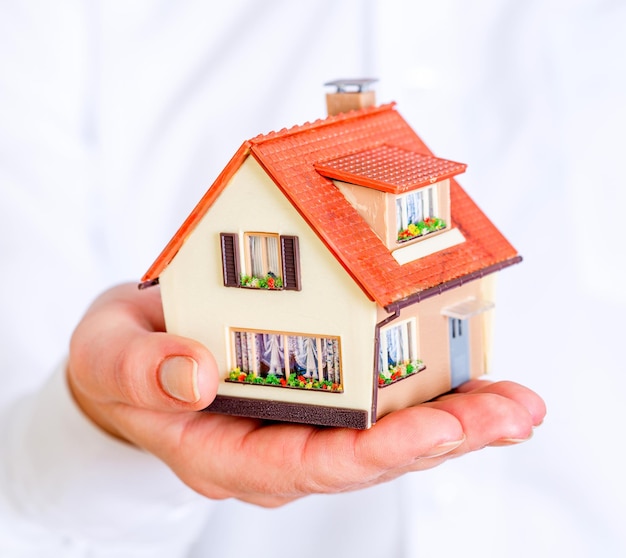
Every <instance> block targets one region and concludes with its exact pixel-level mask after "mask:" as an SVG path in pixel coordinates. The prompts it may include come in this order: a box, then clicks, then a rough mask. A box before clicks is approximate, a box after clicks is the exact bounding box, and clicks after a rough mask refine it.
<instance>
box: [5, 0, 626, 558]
mask: <svg viewBox="0 0 626 558" xmlns="http://www.w3.org/2000/svg"><path fill="white" fill-rule="evenodd" d="M567 6H568V8H570V9H569V10H568V11H567V13H565V12H563V11H562V10H559V9H558V8H559V7H562V6H560V5H559V2H558V1H553V2H548V3H542V4H541V6H540V5H539V4H537V5H534V3H528V5H526V4H525V5H524V7H523V8H522V7H520V5H519V3H516V2H506V3H503V2H488V3H485V4H484V5H482V6H481V8H480V9H479V8H476V7H473V8H470V7H468V6H466V5H465V3H463V2H451V3H441V5H439V6H427V5H421V4H420V3H413V2H411V3H408V2H401V1H399V0H395V1H393V0H392V1H387V2H376V1H375V0H370V1H358V0H344V1H342V2H337V1H336V0H335V1H333V0H318V1H303V2H289V1H287V0H285V1H280V0H276V1H274V2H254V1H253V0H235V1H232V2H229V4H228V8H218V7H214V6H211V7H208V3H205V2H200V1H198V2H192V1H180V0H179V1H177V2H173V1H171V2H161V3H158V4H156V3H153V2H147V1H138V2H132V3H128V2H122V1H118V0H112V1H111V0H108V1H106V2H105V1H100V2H98V1H91V2H87V1H79V0H74V1H69V0H68V1H67V2H65V3H62V4H61V5H58V3H56V4H55V5H54V6H52V5H48V4H47V3H45V2H37V1H34V0H33V1H22V2H13V3H10V4H8V5H6V4H5V5H4V6H3V8H2V13H1V14H0V239H1V240H0V242H2V244H1V246H2V254H3V263H2V268H1V269H2V273H0V308H1V309H2V317H1V319H0V328H1V329H0V333H1V336H2V337H1V338H2V351H0V378H1V379H2V384H1V385H2V389H1V390H0V556H9V557H13V556H26V557H31V556H55V557H56V556H80V557H83V556H116V557H118V556H121V557H124V556H128V557H135V556H150V557H153V556H156V557H158V556H167V557H173V556H192V557H193V556H213V555H214V556H220V557H228V556H246V555H250V554H252V552H254V555H258V556H286V555H290V554H296V555H298V556H321V555H329V556H334V555H338V556H339V555H348V556H350V555H353V556H356V555H358V556H360V557H363V558H364V557H367V556H416V555H420V556H435V555H441V553H442V552H443V550H442V548H443V549H444V550H445V551H446V552H450V555H453V554H454V553H455V552H457V553H458V552H460V551H463V552H464V554H465V555H466V556H467V555H469V556H473V555H480V556H482V557H485V556H523V555H527V554H533V555H535V556H551V555H554V553H559V554H563V555H568V556H587V555H589V554H587V553H588V551H598V555H605V556H611V555H618V554H619V551H621V550H623V549H624V540H623V538H621V536H620V534H619V533H620V530H621V522H620V520H619V519H618V518H619V512H620V511H621V512H623V511H624V510H623V506H624V502H625V499H624V486H623V482H621V472H619V471H618V470H617V467H616V466H615V465H612V463H619V461H618V455H617V450H616V449H614V448H617V447H618V444H616V442H615V440H617V439H619V432H620V431H619V430H617V431H616V430H615V429H614V422H615V421H616V419H617V418H618V417H615V416H614V415H613V414H612V412H611V409H612V408H613V407H612V405H619V398H618V397H617V395H616V394H617V393H619V392H620V390H619V387H620V385H621V386H623V379H622V378H623V375H622V376H620V375H618V370H619V369H620V368H619V366H620V365H622V360H621V358H619V354H620V353H619V350H618V346H619V343H620V337H619V335H618V331H619V328H617V327H616V324H617V323H618V322H616V321H614V317H615V316H619V315H621V314H620V313H623V312H621V311H623V309H624V305H625V297H624V296H623V289H621V288H618V285H620V280H621V278H623V276H624V273H623V271H624V263H623V262H624V259H623V258H619V257H614V255H615V254H618V253H619V252H620V250H622V251H623V242H622V241H623V240H624V233H623V230H622V227H621V225H620V223H621V219H620V216H621V211H622V210H621V209H620V208H621V207H623V203H622V202H623V201H625V200H624V192H625V191H626V190H625V189H624V188H623V177H622V173H621V167H620V165H619V164H618V163H617V161H619V158H620V156H621V149H620V148H619V145H622V146H623V142H622V143H621V144H620V141H619V140H620V138H621V132H622V130H623V125H624V124H626V117H625V113H624V108H623V106H622V105H623V103H622V102H621V99H623V93H624V92H625V90H626V87H625V85H624V81H623V79H620V78H619V77H618V74H619V72H618V70H617V67H616V66H615V64H614V60H612V58H611V57H612V56H613V54H614V53H615V52H624V40H623V39H621V38H620V37H621V32H619V29H620V27H619V22H622V24H623V22H624V21H625V19H624V18H625V17H626V16H625V14H624V9H623V8H622V7H621V6H613V7H611V8H609V7H607V8H606V10H605V11H602V10H601V9H599V8H598V9H596V6H595V4H594V3H593V2H588V3H587V2H578V3H574V4H572V3H568V4H567ZM361 75H377V76H378V77H380V78H381V83H380V87H379V90H378V98H379V101H381V102H386V101H389V100H394V99H395V100H397V101H398V109H399V110H400V112H401V113H402V114H403V115H404V116H405V117H407V119H408V120H409V122H410V123H412V124H413V126H414V128H415V129H416V131H417V132H418V133H419V134H420V135H421V136H422V137H423V138H424V140H425V141H426V143H427V144H428V145H430V147H431V148H433V150H434V151H435V153H436V154H438V155H441V156H443V157H446V158H450V159H453V160H460V161H463V162H466V163H469V169H468V172H467V174H466V175H465V176H464V177H462V179H461V184H462V185H464V186H466V188H467V189H468V190H469V192H470V194H471V195H472V196H473V197H474V198H475V199H476V200H477V201H478V203H479V205H481V207H483V208H484V209H485V210H486V212H487V214H488V215H490V217H492V218H493V220H494V221H495V222H496V224H497V225H498V226H499V227H500V228H501V229H502V230H503V232H504V233H505V234H506V235H507V236H508V237H509V238H510V239H511V240H512V241H513V242H514V244H516V246H517V247H518V248H519V250H520V251H521V252H522V254H523V255H524V256H525V257H526V261H525V262H524V263H523V264H522V265H521V266H519V269H518V268H515V269H514V270H511V271H510V272H509V271H507V272H503V276H502V279H501V280H500V286H501V291H500V294H501V297H500V298H499V299H498V306H499V310H498V324H497V325H498V327H499V329H498V333H497V337H496V358H495V364H496V371H497V377H498V378H512V379H516V380H518V381H520V382H522V383H528V384H529V385H530V386H531V387H533V388H535V389H537V391H539V392H540V393H542V394H543V395H545V396H546V398H547V401H548V407H549V415H548V421H547V423H546V425H545V426H544V427H542V429H540V430H539V431H538V432H537V435H536V437H535V439H534V440H533V441H531V442H529V443H527V444H524V445H522V446H520V447H518V448H508V449H506V450H487V451H484V452H481V453H480V454H477V455H473V456H468V457H466V458H464V459H462V460H459V461H458V462H456V463H450V464H448V465H446V466H444V467H442V468H440V469H437V470H435V471H431V472H427V473H421V474H419V475H413V476H410V477H407V478H405V479H401V480H399V481H396V482H393V483H389V484H387V485H384V486H381V487H377V488H374V489H370V490H367V491H363V492H359V493H354V494H348V495H341V496H333V497H322V496H319V497H312V498H307V499H305V500H302V501H299V502H296V503H294V504H292V505H289V506H286V507H284V508H281V509H278V510H261V509H258V508H256V507H254V506H250V505H246V504H241V503H239V502H236V501H226V502H210V501H208V500H205V499H203V498H201V497H199V496H198V495H196V494H195V493H193V492H192V491H191V490H189V489H188V488H187V487H185V486H184V485H183V484H182V483H181V482H180V481H178V479H177V478H176V477H175V476H174V475H173V474H172V473H171V472H170V471H169V470H168V469H167V468H166V467H165V466H164V465H162V464H161V463H160V462H159V461H158V460H157V459H155V458H154V457H152V456H150V455H148V454H145V453H144V452H141V451H140V450H137V449H135V448H132V447H130V446H127V445H125V444H123V443H120V442H118V441H116V440H113V439H111V438H110V437H108V436H106V435H105V434H103V433H101V432H100V431H99V430H98V429H97V428H96V427H94V426H93V425H92V424H91V423H90V422H89V421H88V420H87V419H86V418H85V417H84V416H83V415H82V414H81V413H80V412H79V411H78V410H77V409H76V407H75V406H74V404H73V402H72V400H71V397H70V396H69V394H68V392H67V387H66V386H65V383H64V376H63V359H64V357H65V354H66V351H67V346H68V340H69V336H70V334H71V332H72V330H73V328H74V326H75V324H76V323H77V322H78V320H79V319H80V317H81V315H82V313H83V312H84V310H85V308H86V307H87V305H88V304H89V302H90V301H91V300H92V299H93V298H95V296H97V294H98V293H99V292H101V291H102V290H104V289H105V288H107V287H108V286H110V285H111V284H114V283H116V282H120V281H125V280H131V281H136V280H138V278H139V277H140V276H141V275H142V273H143V272H144V271H145V270H146V269H147V267H148V266H149V265H150V263H151V262H152V260H153V259H154V257H155V256H156V255H157V254H158V253H159V251H160V249H161V248H162V247H163V245H164V244H165V243H166V242H167V240H168V239H169V238H170V236H171V235H172V234H173V232H174V231H175V230H176V229H177V227H178V226H179V225H180V223H181V222H182V220H183V219H184V217H185V216H186V215H187V213H188V212H189V211H190V210H191V208H192V207H193V205H194V204H195V202H196V201H197V200H198V199H199V197H200V196H201V195H202V194H203V193H204V191H205V190H206V188H207V187H208V186H209V185H210V184H211V182H212V181H213V179H214V178H215V176H216V175H217V173H218V172H219V171H220V170H221V168H222V167H223V166H224V164H225V163H226V162H227V161H228V159H229V158H230V156H231V155H232V154H233V153H234V151H235V149H236V148H237V147H238V146H239V144H240V143H241V142H242V141H243V140H244V139H247V138H250V137H253V136H255V135H256V134H257V133H259V132H267V131H269V130H272V129H277V128H282V127H284V126H290V125H292V124H296V123H302V122H304V121H306V120H312V119H315V118H319V117H322V116H324V101H323V94H324V89H323V87H322V84H323V83H324V82H325V81H327V80H329V79H333V78H337V77H343V76H349V77H352V76H361ZM620 93H621V96H620ZM473 169H475V170H473ZM614 184H615V185H616V186H614ZM617 185H619V188H618V187H617ZM588 207H591V208H592V210H591V211H589V210H588V209H587V208H588ZM597 214H600V215H602V216H604V219H603V223H602V225H601V230H602V231H603V232H601V233H600V232H598V231H596V228H595V226H596V225H595V223H590V222H589V221H590V220H591V221H594V220H593V216H595V215H597ZM590 215H591V216H592V217H590ZM598 235H601V237H602V238H603V242H600V243H595V242H593V241H592V239H593V238H597V236H598ZM594 269H601V270H602V271H601V272H598V273H592V272H591V271H590V270H594ZM504 273H506V275H504ZM607 301H608V302H607ZM590 323H592V324H593V325H590ZM622 368H623V365H622ZM55 370H56V372H55ZM596 386H597V387H596ZM596 390H597V392H598V393H602V403H599V401H600V397H599V395H590V392H594V391H596ZM622 392H623V391H622ZM622 517H623V516H622ZM451 532H452V533H455V535H453V536H451V535H450V533H451ZM312 533H315V534H312ZM442 541H444V542H442ZM294 549H295V550H294ZM444 555H447V554H444Z"/></svg>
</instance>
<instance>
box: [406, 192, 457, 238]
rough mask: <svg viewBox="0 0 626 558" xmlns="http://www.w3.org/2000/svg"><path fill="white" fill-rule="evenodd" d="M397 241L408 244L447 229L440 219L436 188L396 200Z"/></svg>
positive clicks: (444, 222)
mask: <svg viewBox="0 0 626 558" xmlns="http://www.w3.org/2000/svg"><path fill="white" fill-rule="evenodd" d="M396 227H397V231H398V236H397V241H398V242H407V241H409V240H413V239H414V238H418V237H421V236H424V235H427V234H429V233H432V232H436V231H438V230H441V229H445V228H446V221H444V219H442V218H441V217H440V213H439V196H438V192H437V189H436V187H435V186H428V187H426V188H421V189H419V190H415V191H413V192H409V193H408V194H404V195H402V196H398V197H397V198H396Z"/></svg>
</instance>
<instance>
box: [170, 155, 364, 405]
mask: <svg viewBox="0 0 626 558" xmlns="http://www.w3.org/2000/svg"><path fill="white" fill-rule="evenodd" d="M247 231H255V232H274V233H279V234H282V235H297V236H298V238H299V244H300V266H301V277H302V290H301V291H265V290H257V289H243V288H229V287H224V285H223V277H222V266H221V262H222V257H221V249H220V236H219V235H220V233H222V232H228V233H243V232H247ZM240 252H242V251H241V250H240ZM242 269H243V268H242ZM160 284H161V292H162V297H163V305H164V311H165V318H166V323H167V328H168V331H171V332H174V333H177V334H179V335H184V336H187V337H191V338H194V339H197V340H198V341H200V342H201V343H203V344H204V345H206V346H207V347H209V348H210V349H211V351H212V352H213V354H214V355H215V358H216V359H217V363H218V366H219V370H220V372H221V373H222V375H223V377H226V376H227V374H228V372H229V370H230V367H231V366H233V362H232V360H230V356H229V352H230V339H229V335H228V331H229V328H230V327H236V328H251V329H257V330H272V331H286V332H293V333H305V334H307V333H308V334H315V335H329V336H330V335H333V336H339V337H340V338H341V355H342V378H343V387H344V392H343V393H341V394H337V393H326V392H318V391H311V390H306V391H301V390H294V389H280V388H276V387H268V386H259V385H242V384H233V383H226V382H221V383H220V388H219V394H221V395H230V396H234V397H249V398H255V399H272V400H276V401H295V402H301V403H307V404H313V405H323V406H333V407H343V408H350V409H362V410H366V411H368V412H369V411H370V410H371V406H372V376H373V372H372V366H373V362H374V329H375V324H376V308H375V304H374V302H371V301H370V300H369V299H368V298H367V297H366V295H365V294H364V293H363V291H361V289H360V288H359V287H358V286H357V285H356V284H355V283H354V281H353V280H352V279H351V278H350V277H349V275H348V274H347V272H346V271H345V270H344V269H343V268H342V267H341V265H340V264H339V263H338V262H337V261H336V260H335V258H334V257H333V256H332V255H331V254H330V253H329V251H328V250H327V249H326V247H325V246H324V245H323V244H322V242H321V241H320V240H319V238H318V237H317V236H316V235H315V234H314V233H313V232H312V230H311V229H310V227H309V226H308V225H307V224H306V223H305V221H304V220H303V219H302V217H301V216H300V215H299V214H298V213H297V211H296V210H295V209H294V207H293V206H292V205H291V203H290V202H289V201H288V200H287V199H286V198H285V197H284V195H283V194H282V193H281V192H280V191H279V190H278V188H277V187H276V185H275V184H274V183H273V182H272V181H271V179H270V178H269V177H268V176H267V175H266V174H265V173H264V171H263V170H262V169H261V167H260V166H259V165H258V163H257V162H256V161H255V160H254V159H253V157H248V159H247V160H246V161H245V162H244V164H243V165H242V166H241V168H240V169H239V170H238V171H237V173H236V174H235V176H234V177H233V178H232V180H231V182H230V184H229V185H228V186H227V187H226V188H225V190H224V191H223V192H222V194H221V195H220V196H219V198H218V199H217V200H216V202H215V203H214V205H213V206H212V207H211V208H210V209H209V211H208V212H207V213H206V214H205V216H204V217H203V218H202V220H201V221H200V223H199V224H198V225H197V227H196V228H195V230H194V231H193V233H192V234H191V235H190V237H189V238H188V239H187V240H186V241H185V243H184V245H183V246H182V247H181V249H180V251H179V252H178V254H177V255H176V256H175V258H174V259H173V261H172V263H171V264H170V265H169V266H168V267H167V269H166V270H165V271H164V272H163V274H162V275H161V277H160Z"/></svg>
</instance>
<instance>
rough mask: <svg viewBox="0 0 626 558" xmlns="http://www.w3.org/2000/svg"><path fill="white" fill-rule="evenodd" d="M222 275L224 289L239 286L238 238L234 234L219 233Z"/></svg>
mask: <svg viewBox="0 0 626 558" xmlns="http://www.w3.org/2000/svg"><path fill="white" fill-rule="evenodd" d="M220 243H221V245H222V273H223V275H224V286H225V287H238V286H239V273H240V269H239V237H238V235H237V234H236V233H220Z"/></svg>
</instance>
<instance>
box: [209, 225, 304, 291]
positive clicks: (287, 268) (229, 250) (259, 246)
mask: <svg viewBox="0 0 626 558" xmlns="http://www.w3.org/2000/svg"><path fill="white" fill-rule="evenodd" d="M220 243H221V249H222V273H223V277H224V286H226V287H248V288H253V289H268V290H280V289H286V290H294V291H299V290H300V254H299V247H298V237H297V236H280V235H278V234H274V233H244V234H243V248H244V261H243V262H242V261H241V258H240V254H239V246H240V238H239V235H238V234H236V233H221V234H220ZM242 263H243V266H242ZM242 267H243V270H242Z"/></svg>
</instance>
